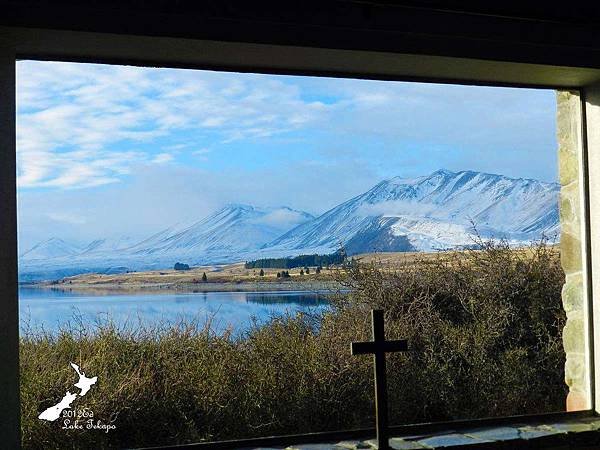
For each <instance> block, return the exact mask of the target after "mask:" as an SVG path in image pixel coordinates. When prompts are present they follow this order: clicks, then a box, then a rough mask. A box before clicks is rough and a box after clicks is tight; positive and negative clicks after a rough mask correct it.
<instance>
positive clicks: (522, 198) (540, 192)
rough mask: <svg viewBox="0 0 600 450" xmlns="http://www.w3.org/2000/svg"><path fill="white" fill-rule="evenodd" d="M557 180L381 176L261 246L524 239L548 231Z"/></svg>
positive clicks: (356, 249) (410, 246)
mask: <svg viewBox="0 0 600 450" xmlns="http://www.w3.org/2000/svg"><path fill="white" fill-rule="evenodd" d="M559 189H560V187H559V185H558V184H555V183H544V182H541V181H538V180H532V179H523V178H509V177H506V176H503V175H494V174H489V173H481V172H474V171H461V172H451V171H449V170H438V171H436V172H434V173H432V174H430V175H427V176H422V177H417V178H401V177H395V178H392V179H389V180H385V181H382V182H381V183H379V184H377V185H375V186H374V187H373V188H371V189H370V190H368V191H367V192H365V193H364V194H361V195H359V196H357V197H354V198H352V199H350V200H348V201H346V202H344V203H342V204H340V205H338V206H336V207H335V208H333V209H331V210H329V211H327V212H325V213H324V214H322V215H321V216H319V217H317V218H315V219H313V220H311V221H309V222H306V223H304V224H302V225H299V226H298V227H296V228H294V229H292V230H290V231H288V232H287V233H285V234H283V235H282V236H280V237H278V238H277V239H275V240H274V241H272V242H270V243H269V244H267V245H265V246H264V248H265V250H266V249H269V250H270V251H272V252H275V253H278V254H281V253H284V252H285V251H288V252H290V253H298V252H302V253H327V252H331V251H334V250H335V249H337V248H339V246H340V245H344V247H345V248H346V251H347V252H348V253H349V254H353V253H361V252H372V251H431V250H437V249H449V248H460V247H464V246H469V245H472V244H473V237H474V231H473V225H475V227H476V228H477V232H478V233H479V235H480V236H482V237H484V238H504V239H507V240H509V241H514V242H523V243H524V242H528V241H532V240H535V239H539V238H540V237H541V236H542V235H546V236H548V237H554V236H555V235H557V233H558V231H559V228H558V194H559Z"/></svg>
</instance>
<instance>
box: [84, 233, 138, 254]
mask: <svg viewBox="0 0 600 450" xmlns="http://www.w3.org/2000/svg"><path fill="white" fill-rule="evenodd" d="M137 242H138V240H136V239H135V238H133V237H129V236H119V237H116V238H101V239H95V240H93V241H92V242H90V243H89V244H88V245H86V246H85V248H84V249H83V250H81V252H80V253H79V256H92V255H94V254H97V253H102V254H103V253H106V252H113V253H114V252H119V251H122V250H125V249H127V248H129V247H131V246H133V245H135V244H136V243H137Z"/></svg>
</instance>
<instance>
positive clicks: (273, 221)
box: [254, 208, 307, 230]
mask: <svg viewBox="0 0 600 450" xmlns="http://www.w3.org/2000/svg"><path fill="white" fill-rule="evenodd" d="M306 220H307V217H306V215H305V214H302V213H301V212H299V211H294V210H290V209H285V208H282V209H276V210H274V211H271V212H269V213H268V214H265V215H264V216H263V217H261V218H259V219H256V220H255V221H254V223H257V224H263V225H267V226H270V227H273V228H279V229H281V230H289V229H290V228H292V227H294V226H296V225H299V224H301V223H303V222H306Z"/></svg>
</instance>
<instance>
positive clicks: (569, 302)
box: [562, 272, 584, 315]
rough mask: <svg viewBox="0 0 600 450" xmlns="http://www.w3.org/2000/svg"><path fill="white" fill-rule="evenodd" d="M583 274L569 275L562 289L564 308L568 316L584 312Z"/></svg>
mask: <svg viewBox="0 0 600 450" xmlns="http://www.w3.org/2000/svg"><path fill="white" fill-rule="evenodd" d="M583 291H584V286H583V274H582V273H581V272H574V273H570V274H567V276H566V280H565V284H564V285H563V288H562V302H563V308H564V310H565V312H566V313H567V315H569V314H570V313H573V312H574V311H583V306H584V305H583Z"/></svg>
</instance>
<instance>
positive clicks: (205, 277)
mask: <svg viewBox="0 0 600 450" xmlns="http://www.w3.org/2000/svg"><path fill="white" fill-rule="evenodd" d="M207 281H208V277H207V276H206V272H202V282H203V283H206V282H207Z"/></svg>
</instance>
